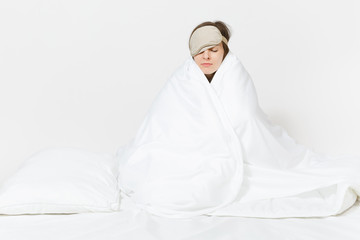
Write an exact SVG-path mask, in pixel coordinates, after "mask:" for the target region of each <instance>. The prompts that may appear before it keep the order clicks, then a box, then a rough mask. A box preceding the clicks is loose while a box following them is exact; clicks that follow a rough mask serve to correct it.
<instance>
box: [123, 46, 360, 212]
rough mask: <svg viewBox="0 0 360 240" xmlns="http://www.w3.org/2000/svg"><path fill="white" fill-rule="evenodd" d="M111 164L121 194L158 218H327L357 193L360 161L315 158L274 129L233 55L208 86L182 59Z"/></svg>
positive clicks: (190, 63)
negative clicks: (114, 164) (116, 168)
mask: <svg viewBox="0 0 360 240" xmlns="http://www.w3.org/2000/svg"><path fill="white" fill-rule="evenodd" d="M329 136H331V133H329ZM118 158H119V162H120V168H119V172H120V175H119V178H118V180H119V187H120V188H121V190H122V192H123V193H125V194H127V196H129V197H131V198H132V199H133V201H134V202H135V203H136V205H137V207H139V208H141V209H144V210H146V211H148V212H150V213H152V214H155V215H158V216H165V217H176V218H182V217H191V216H199V215H203V214H207V215H216V216H247V217H264V218H283V217H314V216H330V215H335V214H339V213H341V212H343V211H344V210H346V209H347V208H349V207H350V206H351V205H352V204H354V202H355V201H356V199H357V196H358V195H359V193H360V190H359V186H360V184H359V183H360V174H359V172H360V159H359V158H357V157H351V156H342V157H330V156H325V155H320V154H317V153H315V152H313V151H311V150H310V149H308V148H306V147H305V146H302V145H299V144H297V143H296V141H295V140H294V139H292V138H291V137H290V136H289V135H288V134H287V133H286V131H285V130H284V129H283V128H281V127H280V126H276V125H274V124H272V123H271V122H270V121H269V120H268V118H267V116H266V114H265V113H264V112H263V111H262V110H261V108H260V106H259V104H258V100H257V95H256V91H255V88H254V85H253V82H252V80H251V78H250V76H249V74H248V73H247V71H246V70H245V68H244V67H243V65H242V64H241V62H240V61H239V59H238V58H237V57H236V56H235V55H234V54H232V53H231V52H230V53H229V54H228V55H227V56H226V58H225V59H224V61H223V63H222V64H221V66H220V68H219V69H218V71H217V72H216V74H215V76H214V78H213V80H212V81H211V84H209V82H208V80H207V79H206V77H205V76H204V74H203V73H202V72H201V70H200V68H199V67H198V66H197V65H196V63H195V62H194V60H193V59H192V58H191V57H189V59H187V60H186V61H185V62H184V64H183V65H182V66H180V67H179V69H178V70H177V71H176V72H175V73H174V74H173V75H172V76H171V77H170V78H169V80H168V81H167V83H166V84H165V86H164V88H163V89H162V90H161V91H160V93H159V94H158V96H157V98H156V99H155V101H154V102H153V104H152V106H151V108H150V109H149V112H148V113H147V115H146V117H145V119H144V121H143V123H142V125H141V127H140V128H139V130H138V132H137V135H136V137H135V138H134V139H133V141H131V142H130V143H129V144H128V145H127V146H125V147H122V148H121V151H119V154H118Z"/></svg>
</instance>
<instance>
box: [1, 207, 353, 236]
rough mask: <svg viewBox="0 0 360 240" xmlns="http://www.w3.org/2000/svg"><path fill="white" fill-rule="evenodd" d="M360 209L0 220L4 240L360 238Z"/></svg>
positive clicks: (131, 213)
mask: <svg viewBox="0 0 360 240" xmlns="http://www.w3.org/2000/svg"><path fill="white" fill-rule="evenodd" d="M359 226H360V204H359V203H358V202H357V203H356V204H355V205H354V206H353V207H352V208H351V209H349V210H348V211H346V212H345V213H343V214H341V215H339V216H334V217H327V218H287V219H261V218H245V217H215V216H199V217H193V218H187V219H170V218H164V217H158V216H154V215H150V214H148V213H146V212H144V211H142V210H137V209H131V208H127V210H122V211H120V212H113V213H81V214H71V215H21V216H0V239H1V240H20V239H21V240H22V239H24V240H25V239H26V240H35V239H36V240H45V239H46V240H49V239H52V240H53V239H55V240H56V239H61V240H70V239H71V240H75V239H76V240H85V239H86V240H100V239H106V240H115V239H116V240H119V239H122V240H124V239H126V240H127V239H141V240H147V239H171V240H176V239H182V240H185V239H186V240H195V239H196V240H202V239H204V240H213V239H221V240H229V239H234V240H235V239H236V240H238V239H247V240H248V239H255V240H261V239H267V240H275V239H276V240H279V239H291V240H297V239H299V240H300V239H301V240H304V239H306V240H310V239H316V240H321V239H326V240H338V239H346V240H358V239H360V228H359Z"/></svg>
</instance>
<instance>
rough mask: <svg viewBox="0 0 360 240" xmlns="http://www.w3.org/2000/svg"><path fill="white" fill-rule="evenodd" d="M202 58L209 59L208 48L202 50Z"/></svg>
mask: <svg viewBox="0 0 360 240" xmlns="http://www.w3.org/2000/svg"><path fill="white" fill-rule="evenodd" d="M203 58H204V59H209V58H210V54H209V50H205V51H204V54H203Z"/></svg>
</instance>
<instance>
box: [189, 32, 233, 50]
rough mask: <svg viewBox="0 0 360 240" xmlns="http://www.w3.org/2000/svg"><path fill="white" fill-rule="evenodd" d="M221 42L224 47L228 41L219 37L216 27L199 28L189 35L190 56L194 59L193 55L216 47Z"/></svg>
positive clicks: (219, 33)
mask: <svg viewBox="0 0 360 240" xmlns="http://www.w3.org/2000/svg"><path fill="white" fill-rule="evenodd" d="M221 41H223V42H224V43H225V44H226V45H227V44H228V41H227V40H226V38H225V37H224V36H222V35H221V32H220V30H219V29H218V28H217V27H215V26H204V27H200V28H198V29H196V30H195V31H194V33H193V34H192V35H191V38H190V41H189V49H190V54H191V56H193V57H194V56H195V55H197V54H199V53H201V52H203V51H205V50H207V49H209V48H212V47H214V46H216V45H218V44H219V43H221Z"/></svg>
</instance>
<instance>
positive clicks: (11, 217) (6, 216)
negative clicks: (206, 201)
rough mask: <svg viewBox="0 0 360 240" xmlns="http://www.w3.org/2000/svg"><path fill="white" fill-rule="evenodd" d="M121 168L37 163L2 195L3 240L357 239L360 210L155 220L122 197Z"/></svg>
mask: <svg viewBox="0 0 360 240" xmlns="http://www.w3.org/2000/svg"><path fill="white" fill-rule="evenodd" d="M117 167H118V166H117V160H116V158H114V157H113V156H111V155H109V154H104V153H91V152H88V151H83V150H80V149H71V148H59V149H45V150H41V151H39V152H38V153H36V154H34V155H32V156H31V157H29V158H28V159H27V160H26V161H24V163H23V164H22V165H21V167H20V168H19V169H18V170H17V172H16V173H15V174H14V175H13V176H12V177H10V178H9V179H8V180H7V181H6V182H5V183H4V184H3V185H2V186H1V188H0V213H1V215H0V239H1V240H17V239H26V240H32V239H36V240H42V239H44V240H45V239H61V240H70V239H77V240H82V239H84V240H85V239H86V240H91V239H107V240H111V239H142V240H143V239H182V240H185V239H189V240H190V239H196V240H200V239H206V240H212V239H221V240H225V239H257V240H258V239H277V240H278V239H316V240H319V239H326V240H332V239H334V240H335V239H347V240H351V239H354V240H355V239H359V234H360V229H359V227H358V225H359V222H360V206H359V205H360V204H359V202H356V203H355V204H354V205H353V206H352V207H351V208H350V209H348V210H347V211H345V212H343V213H342V214H340V215H337V216H330V217H325V218H279V219H266V218H247V217H219V216H209V215H202V216H196V217H191V218H167V217H159V216H156V215H152V214H149V213H148V212H146V211H144V210H141V209H140V208H138V207H137V206H136V205H135V203H133V201H132V200H131V199H130V198H128V197H127V196H126V195H124V194H121V193H120V194H119V189H118V186H117V181H116V178H117V171H116V169H117Z"/></svg>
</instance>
